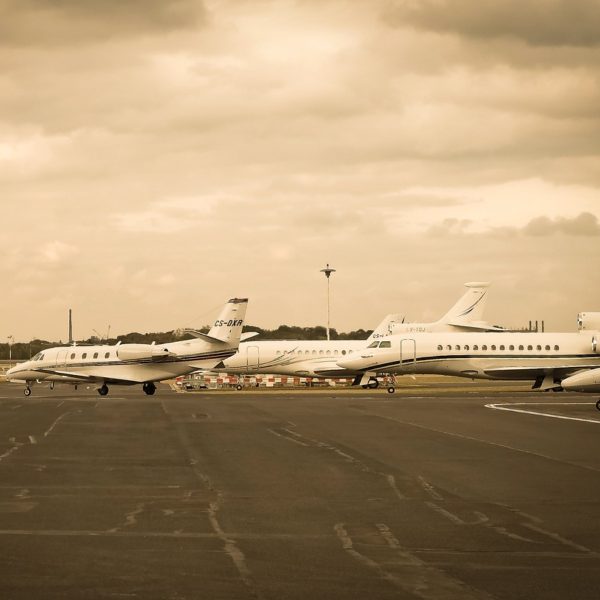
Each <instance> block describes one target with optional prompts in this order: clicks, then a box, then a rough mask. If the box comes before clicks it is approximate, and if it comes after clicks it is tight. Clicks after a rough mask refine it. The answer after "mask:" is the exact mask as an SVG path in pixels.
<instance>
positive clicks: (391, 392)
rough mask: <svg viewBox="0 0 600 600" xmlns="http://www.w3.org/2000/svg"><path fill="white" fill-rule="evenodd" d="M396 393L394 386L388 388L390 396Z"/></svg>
mask: <svg viewBox="0 0 600 600" xmlns="http://www.w3.org/2000/svg"><path fill="white" fill-rule="evenodd" d="M395 391H396V388H395V387H394V386H393V385H390V386H388V394H393V393H394V392H395Z"/></svg>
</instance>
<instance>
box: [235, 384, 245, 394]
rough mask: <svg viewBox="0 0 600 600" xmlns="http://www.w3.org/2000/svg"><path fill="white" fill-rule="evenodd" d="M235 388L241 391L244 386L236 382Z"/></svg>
mask: <svg viewBox="0 0 600 600" xmlns="http://www.w3.org/2000/svg"><path fill="white" fill-rule="evenodd" d="M235 389H236V390H237V391H238V392H241V391H242V390H243V389H244V386H243V385H242V384H241V383H238V384H237V385H236V386H235Z"/></svg>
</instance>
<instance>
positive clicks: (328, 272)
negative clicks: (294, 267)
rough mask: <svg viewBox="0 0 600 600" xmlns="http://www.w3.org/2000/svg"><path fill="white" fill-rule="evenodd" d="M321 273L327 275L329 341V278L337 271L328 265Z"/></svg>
mask: <svg viewBox="0 0 600 600" xmlns="http://www.w3.org/2000/svg"><path fill="white" fill-rule="evenodd" d="M321 273H325V277H327V340H329V278H330V277H331V274H332V273H335V269H332V268H331V267H330V266H329V263H327V266H326V267H325V268H324V269H321Z"/></svg>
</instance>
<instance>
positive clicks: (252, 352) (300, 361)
mask: <svg viewBox="0 0 600 600" xmlns="http://www.w3.org/2000/svg"><path fill="white" fill-rule="evenodd" d="M465 286H466V287H467V291H466V292H465V293H464V294H463V296H462V297H461V298H460V299H459V300H458V302H457V303H456V304H455V305H454V306H453V307H452V308H451V309H450V310H449V311H448V312H447V313H446V314H445V315H444V316H443V317H442V318H441V319H440V320H438V321H435V322H432V323H404V322H403V321H402V319H401V317H400V315H397V314H390V315H387V316H386V317H385V319H384V320H383V321H382V322H381V323H380V324H379V325H378V326H377V328H376V329H375V331H374V332H373V333H372V334H371V336H370V337H369V338H368V340H331V341H330V340H268V341H262V340H261V341H251V342H249V341H245V342H243V343H241V344H240V347H239V350H238V352H237V353H236V354H234V355H233V356H231V357H230V358H227V359H225V360H223V361H222V362H220V363H219V364H218V365H217V366H216V367H215V368H213V369H211V371H212V372H217V373H230V374H234V375H240V376H242V375H260V374H272V375H288V376H302V377H353V376H356V375H357V374H358V375H360V376H361V385H363V387H371V388H375V387H377V386H378V385H379V383H378V381H377V378H376V376H375V375H373V376H369V377H367V378H366V379H364V380H362V373H360V372H359V371H356V370H354V369H346V368H341V367H340V366H339V364H338V361H339V360H340V359H342V358H344V357H346V356H349V355H351V354H352V353H353V352H356V351H359V350H361V349H363V348H364V347H365V344H366V343H367V342H368V341H371V340H377V339H381V338H384V337H386V336H388V335H390V334H392V333H398V332H401V331H473V330H479V331H496V330H499V328H498V327H496V326H494V325H488V324H487V323H485V322H483V321H481V317H482V315H483V308H484V305H485V301H486V294H487V288H488V287H489V283H487V282H472V283H466V284H465ZM471 319H474V320H471ZM245 335H247V336H248V337H250V336H251V335H253V334H252V333H246V334H245ZM255 335H256V334H255ZM246 339H247V338H246ZM236 387H237V389H238V390H239V389H242V384H241V382H240V381H238V385H237V386H236Z"/></svg>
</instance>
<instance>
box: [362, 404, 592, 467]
mask: <svg viewBox="0 0 600 600" xmlns="http://www.w3.org/2000/svg"><path fill="white" fill-rule="evenodd" d="M362 412H364V414H366V415H371V416H373V417H378V418H380V419H385V420H387V421H394V422H396V423H400V424H401V425H408V426H409V427H416V428H418V429H422V430H424V431H431V432H435V433H441V434H442V435H447V436H450V437H454V438H458V439H462V440H469V441H471V442H477V443H479V444H485V445H487V446H494V447H496V448H505V449H506V450H511V451H513V452H521V453H523V454H528V455H530V456H537V457H539V458H544V459H546V460H550V461H552V462H556V463H559V464H561V465H569V466H570V467H577V468H579V469H585V470H586V471H594V472H596V473H599V472H600V469H597V468H596V467H592V466H590V465H585V464H582V463H576V462H571V461H568V460H561V459H560V458H555V457H554V456H548V455H547V454H541V453H540V452H533V451H532V450H525V449H523V448H515V447H514V446H509V445H508V444H501V443H500V442H492V441H491V440H483V439H481V438H476V437H473V436H470V435H463V434H461V433H455V432H453V431H444V430H443V429H437V428H436V427H427V426H425V425H421V424H419V423H413V422H411V421H403V420H402V419H397V418H395V417H388V416H385V415H380V414H378V413H376V412H369V411H366V410H365V411H362Z"/></svg>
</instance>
